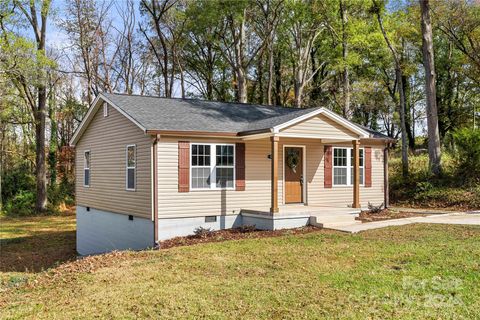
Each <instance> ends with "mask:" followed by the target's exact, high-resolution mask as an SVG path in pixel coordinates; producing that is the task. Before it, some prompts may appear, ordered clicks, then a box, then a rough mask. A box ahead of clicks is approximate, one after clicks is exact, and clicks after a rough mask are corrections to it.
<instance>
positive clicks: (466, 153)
mask: <svg viewBox="0 0 480 320" xmlns="http://www.w3.org/2000/svg"><path fill="white" fill-rule="evenodd" d="M453 142H454V145H455V149H456V153H455V159H456V160H457V163H458V172H459V174H461V175H462V176H463V177H464V179H465V180H467V181H472V182H480V130H479V129H471V128H463V129H459V130H457V131H456V132H455V133H454V134H453Z"/></svg>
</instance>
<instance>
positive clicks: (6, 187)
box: [2, 162, 35, 202]
mask: <svg viewBox="0 0 480 320" xmlns="http://www.w3.org/2000/svg"><path fill="white" fill-rule="evenodd" d="M20 191H30V192H33V193H34V192H35V176H34V175H33V174H32V173H31V169H30V167H29V165H28V163H27V162H23V163H19V164H16V165H15V166H13V167H12V168H8V170H5V171H4V172H3V178H2V197H3V199H4V200H5V202H8V201H9V200H11V199H13V198H14V197H15V196H16V195H17V194H18V193H19V192H20Z"/></svg>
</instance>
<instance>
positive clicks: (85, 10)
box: [0, 0, 480, 214]
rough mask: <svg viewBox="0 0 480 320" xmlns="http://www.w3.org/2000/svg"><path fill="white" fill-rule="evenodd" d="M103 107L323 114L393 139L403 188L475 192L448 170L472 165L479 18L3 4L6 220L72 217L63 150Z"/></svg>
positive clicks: (77, 1) (379, 11)
mask: <svg viewBox="0 0 480 320" xmlns="http://www.w3.org/2000/svg"><path fill="white" fill-rule="evenodd" d="M102 91H108V92H120V93H127V94H141V95H147V94H148V95H158V96H165V97H186V98H200V99H208V100H221V101H238V102H246V103H259V104H268V105H274V104H276V105H285V106H290V107H299V108H302V107H313V106H324V107H327V108H329V109H332V110H334V111H336V112H338V113H339V114H342V115H343V116H345V117H347V118H348V119H351V120H353V121H356V122H357V123H359V124H361V125H363V126H366V127H369V128H372V129H374V130H378V131H381V132H384V133H385V134H386V135H388V136H390V137H392V138H394V139H398V141H399V142H398V144H397V145H396V146H395V147H396V148H398V150H402V152H401V154H402V166H401V168H402V170H401V172H402V173H403V178H402V179H401V181H400V180H399V181H400V182H398V185H397V186H398V187H399V188H401V187H402V186H403V187H405V186H406V185H409V184H412V183H415V181H417V182H418V181H419V179H420V181H424V180H425V181H429V183H431V184H432V185H433V187H435V183H437V182H435V181H440V182H438V183H440V184H441V183H443V182H441V181H444V180H442V179H446V177H448V176H449V174H451V176H452V177H453V176H458V177H459V179H460V180H459V182H458V184H459V185H461V186H462V187H463V186H464V185H471V182H472V181H474V182H473V183H474V185H476V184H477V183H478V175H477V174H475V175H473V177H472V175H468V176H467V175H466V174H465V173H462V174H457V173H458V172H457V171H456V170H457V168H459V167H460V165H458V163H460V162H461V161H462V160H463V161H464V160H465V159H454V158H452V163H453V162H454V163H456V164H457V165H456V166H454V167H452V168H451V169H449V168H450V167H449V165H448V163H449V162H448V161H449V159H450V158H451V157H450V156H449V154H448V153H449V152H451V151H452V150H454V149H455V148H456V149H455V150H457V151H458V150H459V148H460V149H462V150H463V151H462V152H455V154H462V157H467V158H468V157H475V155H471V154H469V152H468V150H470V151H471V150H475V148H477V150H478V144H479V141H478V140H477V139H475V137H476V136H475V134H477V136H478V130H477V131H476V132H475V130H474V128H475V127H478V121H479V120H480V117H479V116H478V113H479V111H480V107H479V105H480V92H479V91H480V5H479V4H478V2H475V1H467V0H463V1H448V0H438V1H435V5H431V4H429V3H428V2H427V1H421V2H418V1H390V2H385V1H381V0H374V1H372V0H317V1H314V0H310V1H307V0H304V1H299V0H297V1H296V0H239V1H223V0H198V1H186V0H124V1H113V0H112V1H108V0H105V1H104V0H101V1H93V0H66V1H49V0H39V1H32V2H30V1H26V0H0V176H1V179H0V194H1V198H0V205H1V206H2V207H3V210H5V211H7V212H13V213H15V214H28V213H29V212H33V211H37V212H42V211H46V210H47V211H49V212H51V211H54V210H55V209H56V208H57V207H58V206H59V205H60V204H62V203H67V204H71V203H73V199H74V198H73V197H74V195H73V190H74V188H73V184H74V177H73V159H72V157H73V153H72V150H71V149H70V148H69V147H68V142H69V139H70V138H71V137H72V135H73V132H74V130H75V128H76V127H77V126H78V124H79V122H80V120H81V119H82V117H83V115H84V114H85V112H86V110H87V108H88V106H89V104H90V103H91V102H92V101H93V100H94V99H95V96H96V95H97V94H98V93H99V92H102ZM463 128H466V129H463ZM461 129H463V131H462V132H460V131H459V130H461ZM457 131H458V132H457ZM460 137H463V138H460ZM472 137H473V138H472ZM459 141H462V142H465V141H470V142H469V143H467V144H466V145H465V143H459ZM422 149H428V150H429V158H430V165H429V167H428V168H427V169H428V170H427V171H428V172H429V173H428V174H425V176H424V177H418V176H417V175H416V173H415V168H413V172H409V168H410V167H411V166H412V162H411V161H410V162H409V160H408V157H409V155H410V157H412V156H413V155H415V154H416V153H419V152H420V153H421V152H422ZM395 150H396V149H395ZM440 150H442V151H444V153H445V152H446V153H447V154H446V156H445V157H444V160H445V161H447V165H446V166H445V167H442V162H441V158H440ZM465 150H466V151H465ZM464 151H465V152H464ZM413 163H415V162H413ZM430 168H431V169H432V170H429V169H430ZM471 170H474V171H473V172H478V171H475V170H478V167H477V169H475V168H473V169H471ZM471 170H470V172H472V171H471ZM410 171H411V170H410ZM432 171H433V173H434V174H435V175H436V178H432V176H431V174H430V172H432ZM442 171H443V172H442ZM399 172H400V171H399ZM413 179H415V180H413ZM432 179H437V180H432ZM449 181H450V183H451V180H449ZM455 183H457V182H455ZM415 188H416V186H415V185H414V189H415ZM477 189H478V187H477Z"/></svg>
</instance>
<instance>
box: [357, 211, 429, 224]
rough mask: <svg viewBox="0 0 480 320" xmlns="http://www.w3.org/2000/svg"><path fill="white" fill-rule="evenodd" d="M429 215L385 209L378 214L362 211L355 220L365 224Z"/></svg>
mask: <svg viewBox="0 0 480 320" xmlns="http://www.w3.org/2000/svg"><path fill="white" fill-rule="evenodd" d="M429 215H431V214H425V213H418V212H404V211H393V210H389V209H383V210H381V211H380V212H376V213H373V212H370V211H362V212H360V215H359V216H358V217H357V218H355V219H356V220H360V221H362V222H363V223H365V222H374V221H383V220H391V219H402V218H412V217H426V216H429Z"/></svg>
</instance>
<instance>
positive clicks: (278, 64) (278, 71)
mask: <svg viewBox="0 0 480 320" xmlns="http://www.w3.org/2000/svg"><path fill="white" fill-rule="evenodd" d="M274 68H275V104H276V105H277V106H281V105H282V53H281V52H280V51H277V54H276V56H275V62H274Z"/></svg>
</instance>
